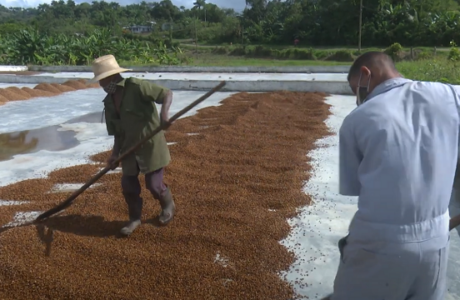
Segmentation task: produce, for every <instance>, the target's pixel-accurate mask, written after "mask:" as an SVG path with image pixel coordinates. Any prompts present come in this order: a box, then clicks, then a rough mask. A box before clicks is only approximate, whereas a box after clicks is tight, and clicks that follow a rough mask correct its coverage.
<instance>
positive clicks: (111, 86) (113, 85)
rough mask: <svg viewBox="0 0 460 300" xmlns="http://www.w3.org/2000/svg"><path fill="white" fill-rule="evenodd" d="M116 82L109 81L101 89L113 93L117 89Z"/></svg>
mask: <svg viewBox="0 0 460 300" xmlns="http://www.w3.org/2000/svg"><path fill="white" fill-rule="evenodd" d="M117 84H118V83H117V82H115V81H111V82H110V83H109V84H107V85H106V86H104V87H103V89H104V91H105V92H106V93H107V94H113V93H115V92H116V91H117Z"/></svg>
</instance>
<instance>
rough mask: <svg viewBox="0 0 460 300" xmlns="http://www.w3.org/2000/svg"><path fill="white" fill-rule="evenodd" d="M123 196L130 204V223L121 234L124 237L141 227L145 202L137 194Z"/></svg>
mask: <svg viewBox="0 0 460 300" xmlns="http://www.w3.org/2000/svg"><path fill="white" fill-rule="evenodd" d="M123 195H124V196H125V201H126V203H127V204H128V213H129V223H128V224H127V225H126V226H125V227H123V228H122V229H121V231H120V233H121V234H122V235H124V236H128V235H130V234H131V233H133V231H134V230H135V229H136V228H137V227H139V225H141V215H142V205H143V200H142V198H141V197H139V196H138V195H135V194H128V193H124V194H123Z"/></svg>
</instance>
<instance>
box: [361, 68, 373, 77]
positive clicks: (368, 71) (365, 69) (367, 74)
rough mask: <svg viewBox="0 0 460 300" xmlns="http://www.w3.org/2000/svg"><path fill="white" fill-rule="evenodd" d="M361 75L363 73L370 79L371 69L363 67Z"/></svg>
mask: <svg viewBox="0 0 460 300" xmlns="http://www.w3.org/2000/svg"><path fill="white" fill-rule="evenodd" d="M361 73H362V74H363V75H364V76H365V77H368V76H369V75H371V70H369V68H368V67H366V66H362V67H361Z"/></svg>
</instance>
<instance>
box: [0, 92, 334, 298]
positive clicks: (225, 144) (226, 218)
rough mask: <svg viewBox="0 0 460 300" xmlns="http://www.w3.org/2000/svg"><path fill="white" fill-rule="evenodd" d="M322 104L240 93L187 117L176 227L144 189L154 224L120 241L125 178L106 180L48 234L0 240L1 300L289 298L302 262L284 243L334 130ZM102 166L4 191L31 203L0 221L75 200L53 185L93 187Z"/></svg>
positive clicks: (39, 231)
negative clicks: (313, 154) (321, 143)
mask: <svg viewBox="0 0 460 300" xmlns="http://www.w3.org/2000/svg"><path fill="white" fill-rule="evenodd" d="M324 96H325V95H324V94H314V93H295V92H279V93H258V94H247V93H239V94H236V95H234V96H232V97H231V98H229V99H226V100H224V101H223V104H222V105H221V106H219V107H210V108H205V109H203V110H201V111H199V113H198V114H197V115H195V116H192V117H189V118H185V119H181V120H179V121H178V122H177V123H175V124H174V126H173V127H172V128H171V130H170V131H168V133H167V139H168V141H169V142H172V141H175V142H178V143H177V144H175V145H172V146H171V147H170V149H171V155H172V159H173V161H172V163H171V165H170V166H169V167H168V168H167V171H166V182H167V184H168V185H169V186H170V187H171V189H172V192H173V195H174V196H175V198H176V203H177V206H178V212H177V216H176V218H175V220H174V221H173V222H172V223H171V224H170V225H168V226H167V227H157V226H156V225H155V224H156V222H155V219H154V217H155V216H156V215H157V214H158V213H159V205H158V204H157V202H155V201H153V200H152V198H151V196H150V195H149V194H148V193H146V192H145V190H144V192H143V198H144V203H145V207H144V212H143V218H144V220H143V221H144V224H143V225H142V226H141V227H140V229H138V231H136V233H135V234H133V235H132V236H131V237H129V238H128V239H119V238H116V234H117V232H118V231H119V229H120V228H121V227H122V225H123V224H124V221H125V219H126V216H127V212H126V207H125V203H124V200H123V198H122V195H121V188H120V174H110V175H107V176H105V177H103V178H102V179H101V180H100V183H102V185H101V186H98V187H95V188H94V189H90V190H88V191H87V192H85V193H84V194H83V195H81V196H80V198H79V199H78V200H77V201H76V203H75V204H74V205H73V206H71V207H70V208H69V209H68V210H67V211H66V212H64V213H63V214H61V215H59V216H56V217H54V218H52V219H50V220H48V221H46V222H45V225H44V226H40V227H32V226H29V227H21V228H14V229H11V230H6V231H4V232H2V233H0V282H1V283H2V288H1V289H0V298H2V299H12V298H15V299H50V298H51V299H112V300H113V299H156V300H159V299H168V300H170V299H200V300H203V299H245V300H247V299H263V300H267V299H276V300H282V299H286V300H287V299H290V297H291V296H293V290H292V288H291V287H290V286H289V285H288V284H287V283H286V282H284V281H283V280H282V279H281V278H280V277H279V275H278V274H279V273H278V272H279V271H281V270H286V269H287V268H288V267H289V265H290V264H291V263H292V262H293V257H292V255H291V254H290V253H289V252H288V250H287V249H286V248H284V247H283V246H281V245H280V244H279V241H280V240H281V239H283V238H284V237H286V235H287V234H288V232H289V230H290V228H289V225H288V224H287V222H286V218H287V217H291V216H293V215H294V214H295V208H296V207H298V206H301V205H306V204H308V203H309V201H310V199H309V197H308V196H306V195H305V194H304V193H302V191H301V187H302V185H303V181H304V180H307V179H308V178H309V173H308V171H309V169H310V166H309V165H308V157H307V156H306V153H307V151H309V150H310V149H312V148H314V147H315V146H314V142H315V141H316V140H317V139H319V138H321V137H323V136H324V135H327V134H328V131H327V127H326V125H325V124H324V120H325V119H326V118H327V116H328V115H329V105H327V104H325V103H324ZM188 133H199V134H198V135H188ZM107 155H108V153H101V154H99V155H96V156H95V157H94V159H95V160H96V161H104V159H105V158H106V157H107ZM100 167H101V166H95V165H83V166H76V167H71V168H65V169H60V170H57V171H55V172H53V173H52V174H50V176H49V178H48V179H34V180H28V181H23V182H19V183H16V184H13V185H11V186H7V187H3V188H0V199H3V200H29V201H31V202H30V203H29V204H25V205H21V206H4V207H0V222H1V224H5V223H8V222H10V221H11V220H12V218H13V216H14V214H15V212H17V211H33V210H45V209H49V208H51V207H52V206H53V205H55V204H56V203H58V202H60V201H62V200H64V199H65V197H66V196H67V195H68V194H47V192H48V191H49V190H50V188H52V186H53V184H56V183H82V182H85V181H86V180H87V179H88V178H89V177H90V176H91V175H92V174H95V173H96V172H97V171H98V169H99V168H100ZM142 181H143V177H141V182H142ZM142 185H143V183H142ZM143 187H144V185H143Z"/></svg>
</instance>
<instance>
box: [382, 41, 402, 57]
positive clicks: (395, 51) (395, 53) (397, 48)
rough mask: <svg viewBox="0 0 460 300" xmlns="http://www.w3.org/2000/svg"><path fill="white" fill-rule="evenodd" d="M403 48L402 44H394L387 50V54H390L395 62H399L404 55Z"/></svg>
mask: <svg viewBox="0 0 460 300" xmlns="http://www.w3.org/2000/svg"><path fill="white" fill-rule="evenodd" d="M402 50H403V47H402V46H401V44H400V43H393V44H392V45H391V46H390V47H388V48H386V49H385V51H384V52H385V53H386V54H388V55H389V56H390V57H391V58H392V59H393V60H399V57H400V55H401V53H402Z"/></svg>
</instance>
